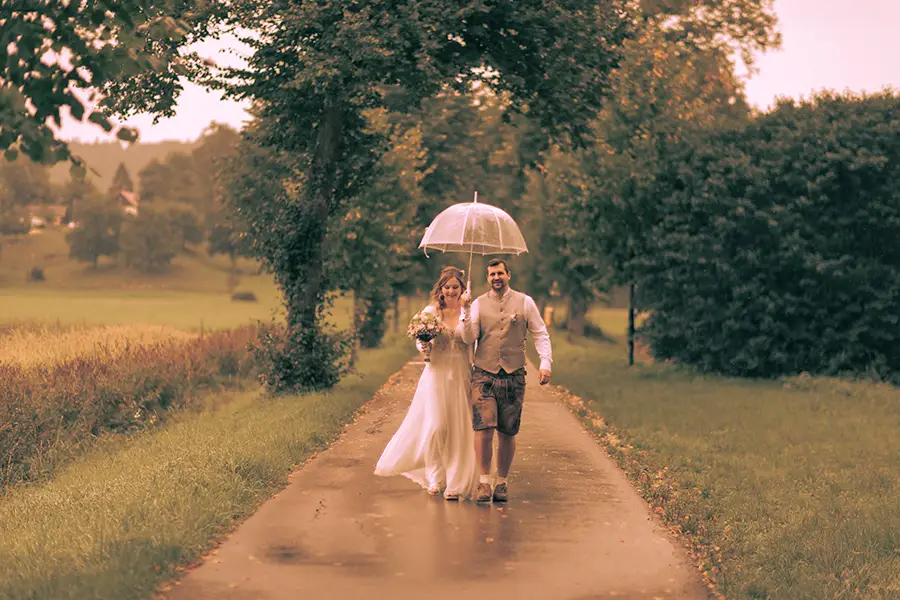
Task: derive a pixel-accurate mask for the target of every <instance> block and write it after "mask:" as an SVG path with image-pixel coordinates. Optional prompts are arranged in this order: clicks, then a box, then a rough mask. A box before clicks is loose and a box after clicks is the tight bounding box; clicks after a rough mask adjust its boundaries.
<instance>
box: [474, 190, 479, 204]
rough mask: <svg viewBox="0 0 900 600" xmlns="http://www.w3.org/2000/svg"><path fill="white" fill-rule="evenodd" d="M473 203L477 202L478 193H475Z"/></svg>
mask: <svg viewBox="0 0 900 600" xmlns="http://www.w3.org/2000/svg"><path fill="white" fill-rule="evenodd" d="M473 202H478V192H475V200H473Z"/></svg>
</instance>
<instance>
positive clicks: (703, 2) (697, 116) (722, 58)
mask: <svg viewBox="0 0 900 600" xmlns="http://www.w3.org/2000/svg"><path fill="white" fill-rule="evenodd" d="M639 14H640V23H641V24H640V27H639V29H638V32H637V34H636V35H635V36H634V37H633V38H632V39H630V40H628V41H627V42H626V43H625V44H624V45H623V60H622V62H621V64H620V65H619V68H618V69H617V70H616V72H615V73H614V74H613V75H612V77H611V80H610V84H611V90H610V95H611V97H612V98H614V100H613V101H611V102H608V103H607V104H606V106H605V107H604V109H603V110H602V111H601V113H600V115H599V117H598V119H597V121H596V122H595V129H596V132H597V139H598V142H597V143H596V144H594V145H593V146H591V147H589V148H586V149H585V150H583V151H580V152H579V153H578V154H577V155H576V156H575V157H574V158H575V161H574V162H569V163H565V164H566V165H567V166H566V168H565V169H564V172H561V173H553V175H554V176H555V177H556V178H557V179H559V180H561V181H565V180H570V181H571V182H572V183H574V185H568V184H567V185H564V188H563V190H562V191H561V193H560V194H559V195H558V196H557V198H556V199H554V200H553V201H552V202H551V203H554V202H562V203H564V204H566V205H567V206H566V207H565V208H564V209H563V210H562V212H561V214H562V215H566V226H567V227H568V228H569V232H570V233H569V234H568V238H569V243H567V244H566V246H567V247H570V248H573V249H574V248H579V249H586V250H587V253H588V254H589V255H593V256H596V257H603V259H602V260H598V261H596V267H597V269H601V270H604V271H605V273H602V275H603V276H609V277H611V281H612V282H613V283H617V284H626V285H628V286H629V292H630V293H629V297H630V299H631V300H632V301H631V302H630V303H629V332H628V339H629V350H628V352H629V363H632V362H633V356H634V337H635V331H634V319H635V310H636V304H635V302H634V299H635V298H636V296H635V280H634V274H633V273H632V272H631V270H630V267H629V265H630V264H631V263H632V261H633V259H634V258H635V257H637V256H640V255H641V254H642V253H644V252H646V242H647V238H646V236H647V233H648V231H649V230H650V228H651V226H652V224H653V223H654V220H655V218H656V214H657V213H656V207H657V205H658V202H659V190H658V189H657V188H658V186H657V182H656V181H655V179H654V173H656V172H657V167H658V165H659V164H660V163H661V162H665V161H666V160H668V158H669V156H670V155H672V154H675V153H677V152H679V151H680V149H681V148H682V147H683V146H685V145H689V144H690V143H691V140H692V139H693V138H694V137H695V136H696V135H699V134H700V133H701V132H702V130H703V129H705V128H710V127H716V126H717V125H718V124H720V123H723V122H727V121H732V120H741V119H746V118H747V116H748V113H749V111H748V108H747V105H746V102H745V101H744V98H743V91H742V87H741V84H740V82H739V81H738V79H737V78H736V77H735V75H734V65H733V63H732V60H731V56H732V53H733V50H734V49H735V48H737V49H739V51H740V52H741V54H742V56H743V58H744V59H745V62H747V63H748V64H750V63H751V60H750V59H751V57H752V52H754V51H758V50H765V49H767V48H770V47H773V46H776V45H777V44H778V43H779V42H780V38H779V36H778V34H777V33H776V32H775V30H774V26H775V17H774V14H773V13H772V8H771V3H769V2H766V1H765V0H729V1H728V2H713V1H711V0H700V1H699V2H693V1H688V0H666V1H664V2H661V1H655V0H653V1H651V0H647V1H645V2H642V3H641V11H640V13H639ZM583 264H584V263H583ZM597 274H598V275H600V273H597Z"/></svg>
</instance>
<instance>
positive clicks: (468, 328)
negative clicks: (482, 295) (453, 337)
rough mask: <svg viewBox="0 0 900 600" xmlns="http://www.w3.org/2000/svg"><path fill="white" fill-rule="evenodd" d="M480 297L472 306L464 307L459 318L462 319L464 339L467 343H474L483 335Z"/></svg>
mask: <svg viewBox="0 0 900 600" xmlns="http://www.w3.org/2000/svg"><path fill="white" fill-rule="evenodd" d="M478 306H479V305H478V299H476V300H475V301H474V302H473V303H472V305H471V306H469V307H468V308H463V309H462V311H461V312H460V315H459V319H460V321H462V324H463V330H462V340H463V343H465V344H469V345H471V344H474V343H475V340H477V339H478V338H479V337H481V321H480V319H479V316H478Z"/></svg>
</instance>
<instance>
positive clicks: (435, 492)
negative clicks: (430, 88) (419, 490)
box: [425, 485, 441, 496]
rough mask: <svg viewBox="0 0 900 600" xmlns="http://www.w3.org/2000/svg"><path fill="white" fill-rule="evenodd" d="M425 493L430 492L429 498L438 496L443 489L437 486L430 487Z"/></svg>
mask: <svg viewBox="0 0 900 600" xmlns="http://www.w3.org/2000/svg"><path fill="white" fill-rule="evenodd" d="M425 491H427V492H428V495H429V496H437V495H439V494H440V493H441V488H440V487H438V486H436V485H432V486H429V487H428V489H427V490H425Z"/></svg>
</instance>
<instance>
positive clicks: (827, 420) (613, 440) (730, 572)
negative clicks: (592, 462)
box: [553, 311, 900, 600]
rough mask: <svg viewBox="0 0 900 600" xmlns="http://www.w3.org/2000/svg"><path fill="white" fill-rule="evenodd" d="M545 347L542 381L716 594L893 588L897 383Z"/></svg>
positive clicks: (593, 346) (897, 565) (896, 570)
mask: <svg viewBox="0 0 900 600" xmlns="http://www.w3.org/2000/svg"><path fill="white" fill-rule="evenodd" d="M602 313H603V311H599V313H595V314H594V315H592V316H597V315H598V314H599V316H601V317H602V318H603V319H605V322H606V329H607V331H609V332H611V333H615V332H620V331H623V330H624V327H625V325H624V320H619V319H623V316H622V315H623V314H624V312H623V311H615V312H608V313H607V314H602ZM553 345H554V347H553V350H554V364H555V365H556V368H555V369H554V373H553V382H554V383H556V384H560V385H563V386H565V387H566V388H568V389H569V390H570V391H571V392H572V393H573V394H576V395H578V396H580V397H581V398H583V399H585V401H586V406H585V408H586V409H587V410H581V411H580V412H581V414H582V416H583V417H585V420H586V421H587V422H589V423H592V426H593V427H594V429H595V431H596V432H597V434H598V439H600V440H601V442H602V443H604V444H605V445H606V447H607V449H608V450H609V451H610V453H611V454H612V455H613V456H614V457H615V458H616V459H617V460H618V462H619V464H620V465H621V466H622V467H623V468H624V469H625V471H626V472H627V473H628V475H629V476H630V478H631V479H632V481H633V482H634V483H635V484H636V485H637V487H638V489H639V490H640V491H641V492H642V493H643V494H644V496H645V497H646V498H647V499H648V500H649V501H650V503H651V505H653V506H654V507H655V508H656V511H657V513H658V514H660V515H661V517H662V518H664V519H665V520H666V521H667V522H668V523H669V524H670V525H671V526H672V527H674V528H675V529H676V530H680V531H682V532H683V533H684V535H685V540H686V541H687V542H689V543H690V544H692V545H693V546H694V549H695V551H696V552H697V554H698V556H699V557H700V558H701V559H702V560H703V562H704V567H705V568H706V570H707V573H708V575H709V576H710V577H711V578H712V579H714V580H715V583H716V584H717V586H718V589H719V590H720V591H721V592H722V593H724V594H725V596H726V597H727V598H729V599H744V598H748V599H749V598H779V599H780V598H784V599H788V600H802V599H810V600H820V599H823V598H857V597H865V598H900V502H898V498H900V433H898V431H900V429H898V428H900V390H898V389H896V388H893V387H890V386H885V385H876V384H872V383H865V382H847V381H840V380H833V379H819V378H802V377H801V378H790V379H787V380H784V381H749V380H739V379H728V378H721V377H714V376H698V375H696V374H692V373H691V372H689V371H688V370H686V369H679V368H676V367H673V366H669V365H652V364H638V365H636V366H635V367H633V368H630V369H629V368H628V367H627V366H626V354H625V347H624V345H623V343H622V340H621V338H619V339H618V340H617V341H616V342H614V343H603V342H594V341H587V340H577V341H574V342H570V341H568V340H567V339H566V336H565V335H560V334H557V335H555V336H554V337H553ZM598 416H599V417H600V418H598ZM604 421H605V422H604Z"/></svg>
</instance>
